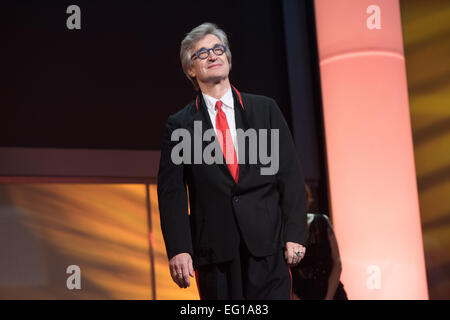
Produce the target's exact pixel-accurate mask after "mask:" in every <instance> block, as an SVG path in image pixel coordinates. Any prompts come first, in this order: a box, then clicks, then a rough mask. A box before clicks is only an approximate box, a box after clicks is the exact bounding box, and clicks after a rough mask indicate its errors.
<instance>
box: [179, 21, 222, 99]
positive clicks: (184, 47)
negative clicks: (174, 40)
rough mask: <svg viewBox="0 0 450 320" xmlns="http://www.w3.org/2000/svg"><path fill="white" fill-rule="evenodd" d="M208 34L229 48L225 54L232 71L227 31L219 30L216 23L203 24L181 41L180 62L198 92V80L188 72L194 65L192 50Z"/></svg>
mask: <svg viewBox="0 0 450 320" xmlns="http://www.w3.org/2000/svg"><path fill="white" fill-rule="evenodd" d="M208 34H212V35H215V36H216V37H217V38H219V40H220V42H222V44H223V45H225V46H226V47H227V50H226V51H225V54H226V55H227V59H228V64H229V65H230V70H231V51H230V46H229V44H228V38H227V35H226V33H225V31H223V30H222V29H219V28H218V27H217V25H215V24H214V23H210V22H205V23H202V24H201V25H199V26H198V27H195V28H194V29H192V30H191V32H189V33H188V34H186V37H185V38H184V39H183V41H181V47H180V60H181V66H182V68H183V72H184V73H185V74H186V77H187V78H188V79H189V80H190V81H191V82H192V84H193V85H194V88H195V89H196V90H198V89H199V87H198V83H197V80H196V79H195V78H192V77H191V76H190V75H189V73H188V70H189V69H190V68H191V67H192V64H193V62H192V59H191V55H192V54H193V53H191V49H192V48H193V47H194V46H195V44H196V43H197V42H198V41H200V40H201V39H203V37H204V36H206V35H208Z"/></svg>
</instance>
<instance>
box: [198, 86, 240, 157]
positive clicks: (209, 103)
mask: <svg viewBox="0 0 450 320" xmlns="http://www.w3.org/2000/svg"><path fill="white" fill-rule="evenodd" d="M202 95H203V99H204V100H205V103H206V108H207V109H208V113H209V117H210V118H211V123H212V125H213V128H214V131H215V132H216V135H217V129H216V115H217V110H216V102H217V101H219V99H216V98H213V97H211V96H208V95H207V94H204V93H203V92H202ZM220 101H222V110H223V112H224V113H225V115H226V117H227V122H228V127H229V128H230V133H231V138H232V139H233V145H234V149H235V150H236V157H238V154H239V153H238V145H237V137H236V121H235V119H234V99H233V93H232V92H231V87H230V89H228V91H227V92H226V93H225V94H224V95H223V97H222V98H220ZM237 159H238V161H239V158H237Z"/></svg>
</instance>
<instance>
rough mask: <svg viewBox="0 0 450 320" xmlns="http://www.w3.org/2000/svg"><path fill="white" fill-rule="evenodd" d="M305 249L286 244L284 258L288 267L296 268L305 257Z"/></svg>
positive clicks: (293, 243)
mask: <svg viewBox="0 0 450 320" xmlns="http://www.w3.org/2000/svg"><path fill="white" fill-rule="evenodd" d="M305 252H306V248H305V247H304V246H302V245H301V244H298V243H295V242H286V248H285V251H284V258H285V259H286V262H287V264H288V265H289V266H291V267H294V266H296V265H297V264H298V263H299V262H300V260H302V259H303V257H304V256H305Z"/></svg>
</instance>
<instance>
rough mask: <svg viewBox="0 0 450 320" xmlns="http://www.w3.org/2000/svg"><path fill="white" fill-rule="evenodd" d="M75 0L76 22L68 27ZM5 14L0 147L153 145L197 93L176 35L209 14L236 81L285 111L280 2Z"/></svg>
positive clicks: (9, 9)
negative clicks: (223, 38)
mask: <svg viewBox="0 0 450 320" xmlns="http://www.w3.org/2000/svg"><path fill="white" fill-rule="evenodd" d="M71 4H76V5H78V6H79V7H80V8H81V30H68V29H67V27H66V19H67V18H68V17H69V16H70V14H67V13H66V8H67V7H68V6H69V5H71ZM2 12H3V14H4V15H5V13H6V15H5V18H3V19H2V20H1V25H2V27H1V29H2V33H3V35H2V39H3V45H2V50H1V51H2V54H1V55H2V58H1V60H2V61H3V63H4V66H3V68H2V69H3V70H2V72H1V87H2V91H3V94H1V98H0V99H1V100H0V103H1V105H2V118H3V119H4V121H3V125H2V126H1V128H0V146H3V147H5V146H8V147H47V148H48V147H50V148H96V149H97V148H99V149H134V150H148V149H153V150H157V149H159V148H160V145H161V140H162V133H163V129H164V124H165V121H166V119H167V117H168V116H169V115H170V114H172V113H174V112H176V111H177V110H179V109H180V108H182V107H183V106H185V105H186V104H187V102H188V101H190V100H191V99H193V97H194V96H195V92H194V90H193V89H192V87H191V84H190V82H189V81H188V80H187V78H186V77H185V76H184V74H183V72H182V70H181V64H180V59H179V46H180V42H181V40H182V39H183V37H184V35H185V34H186V33H187V32H188V31H190V30H191V29H192V28H193V27H195V26H197V25H198V24H200V23H202V22H206V21H210V22H215V23H217V24H218V25H219V26H221V27H222V28H223V29H224V30H226V32H227V33H228V35H229V39H230V43H231V50H232V53H233V70H232V73H231V81H232V83H233V84H234V85H235V86H236V87H237V88H238V89H239V90H240V91H243V92H252V93H259V94H264V95H268V96H271V97H273V98H275V99H276V100H277V102H278V103H279V105H280V108H281V109H282V111H283V113H284V114H285V116H286V117H287V118H288V119H289V118H290V112H289V105H290V102H289V88H288V79H287V65H286V53H285V42H284V33H283V21H282V8H281V2H280V1H267V0H265V1H258V2H257V5H256V2H253V1H229V0H227V1H220V0H219V1H214V4H213V5H210V4H208V5H207V4H205V3H203V2H196V1H177V2H174V1H165V2H160V1H158V2H157V1H136V0H134V1H76V2H73V1H70V2H68V1H34V2H28V1H14V2H11V3H10V4H9V5H3V8H2ZM6 119H7V121H5V120H6Z"/></svg>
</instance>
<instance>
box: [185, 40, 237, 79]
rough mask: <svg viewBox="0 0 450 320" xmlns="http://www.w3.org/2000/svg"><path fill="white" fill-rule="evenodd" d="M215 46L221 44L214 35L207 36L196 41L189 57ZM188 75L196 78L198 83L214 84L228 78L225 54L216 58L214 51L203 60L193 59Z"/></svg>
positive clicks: (228, 68)
mask: <svg viewBox="0 0 450 320" xmlns="http://www.w3.org/2000/svg"><path fill="white" fill-rule="evenodd" d="M216 44H222V43H221V42H220V40H219V38H217V37H216V36H215V35H212V34H208V35H206V36H204V37H203V38H202V39H201V40H200V41H198V42H197V43H196V44H195V46H194V47H193V48H192V49H191V55H193V54H194V52H197V50H199V49H202V48H204V49H210V48H212V47H214V46H215V45H216ZM188 72H189V75H190V76H191V77H192V78H196V79H197V81H198V83H214V82H219V81H220V80H223V79H226V78H228V74H229V73H230V65H229V64H228V59H227V55H226V53H224V54H222V55H220V56H217V55H216V54H215V53H214V51H212V50H211V51H209V56H208V58H206V59H205V60H201V59H199V58H197V57H194V58H193V60H192V67H191V68H190V69H189V71H188Z"/></svg>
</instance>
